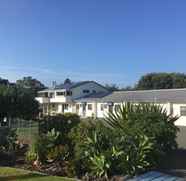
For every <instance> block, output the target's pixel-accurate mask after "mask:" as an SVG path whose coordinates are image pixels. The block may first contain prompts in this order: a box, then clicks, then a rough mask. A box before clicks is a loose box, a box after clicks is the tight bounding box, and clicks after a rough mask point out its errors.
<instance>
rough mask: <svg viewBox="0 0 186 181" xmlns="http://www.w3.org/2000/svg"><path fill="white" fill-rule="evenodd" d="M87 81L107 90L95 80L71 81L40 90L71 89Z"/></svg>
mask: <svg viewBox="0 0 186 181" xmlns="http://www.w3.org/2000/svg"><path fill="white" fill-rule="evenodd" d="M88 83H95V84H97V85H99V86H101V87H103V88H104V89H105V90H107V89H106V88H105V87H104V86H102V85H101V84H99V83H97V82H95V81H80V82H72V83H66V84H60V85H57V86H56V87H55V88H49V89H45V90H43V91H40V92H47V91H52V90H58V89H66V90H70V89H73V88H76V87H79V86H81V85H84V84H88Z"/></svg>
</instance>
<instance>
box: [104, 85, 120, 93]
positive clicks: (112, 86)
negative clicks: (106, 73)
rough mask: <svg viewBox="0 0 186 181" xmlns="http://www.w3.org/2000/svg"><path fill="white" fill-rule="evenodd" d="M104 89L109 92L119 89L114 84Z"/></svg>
mask: <svg viewBox="0 0 186 181" xmlns="http://www.w3.org/2000/svg"><path fill="white" fill-rule="evenodd" d="M105 87H106V89H108V90H109V91H111V92H112V91H118V90H119V87H118V86H117V85H116V84H106V85H105Z"/></svg>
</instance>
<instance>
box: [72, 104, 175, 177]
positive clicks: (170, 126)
mask: <svg viewBox="0 0 186 181" xmlns="http://www.w3.org/2000/svg"><path fill="white" fill-rule="evenodd" d="M176 120H177V117H172V116H170V115H167V113H166V111H165V110H164V109H163V108H161V107H160V106H155V105H152V104H138V105H134V104H130V103H127V104H124V105H122V106H121V107H120V108H119V109H117V110H115V111H114V112H113V113H109V114H108V116H107V117H106V118H105V119H104V120H99V121H96V120H92V121H91V120H86V121H84V122H81V123H80V124H79V125H78V126H77V127H76V128H74V129H72V131H71V138H72V140H73V141H74V142H73V146H74V164H75V167H76V173H77V174H78V175H79V176H82V175H85V174H87V173H88V174H89V175H90V176H97V177H105V178H107V177H109V176H112V175H115V174H123V175H125V174H128V175H135V174H139V173H141V172H144V171H146V170H148V169H150V168H154V167H156V166H157V164H158V163H159V160H160V158H161V156H162V155H164V154H166V153H167V152H169V151H171V150H172V149H175V148H176V140H175V139H176V134H177V131H178V128H177V127H176V126H175V125H174V122H175V121H176Z"/></svg>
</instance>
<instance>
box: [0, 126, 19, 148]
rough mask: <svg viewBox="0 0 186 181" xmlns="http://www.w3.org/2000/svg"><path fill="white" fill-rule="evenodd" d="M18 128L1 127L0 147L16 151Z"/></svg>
mask: <svg viewBox="0 0 186 181" xmlns="http://www.w3.org/2000/svg"><path fill="white" fill-rule="evenodd" d="M16 141H17V135H16V129H12V128H8V127H1V128H0V148H1V149H4V150H6V151H14V150H15V149H16Z"/></svg>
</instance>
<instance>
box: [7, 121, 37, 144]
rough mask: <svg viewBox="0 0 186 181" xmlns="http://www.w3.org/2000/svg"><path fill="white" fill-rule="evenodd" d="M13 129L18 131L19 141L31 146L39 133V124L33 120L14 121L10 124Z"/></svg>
mask: <svg viewBox="0 0 186 181" xmlns="http://www.w3.org/2000/svg"><path fill="white" fill-rule="evenodd" d="M10 127H11V128H15V129H16V130H17V131H16V132H17V135H18V139H19V141H21V142H23V143H27V144H30V143H32V142H33V141H34V139H35V137H36V136H37V135H38V133H39V123H38V122H37V121H32V120H29V121H28V120H20V119H19V120H14V121H12V122H11V124H10Z"/></svg>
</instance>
